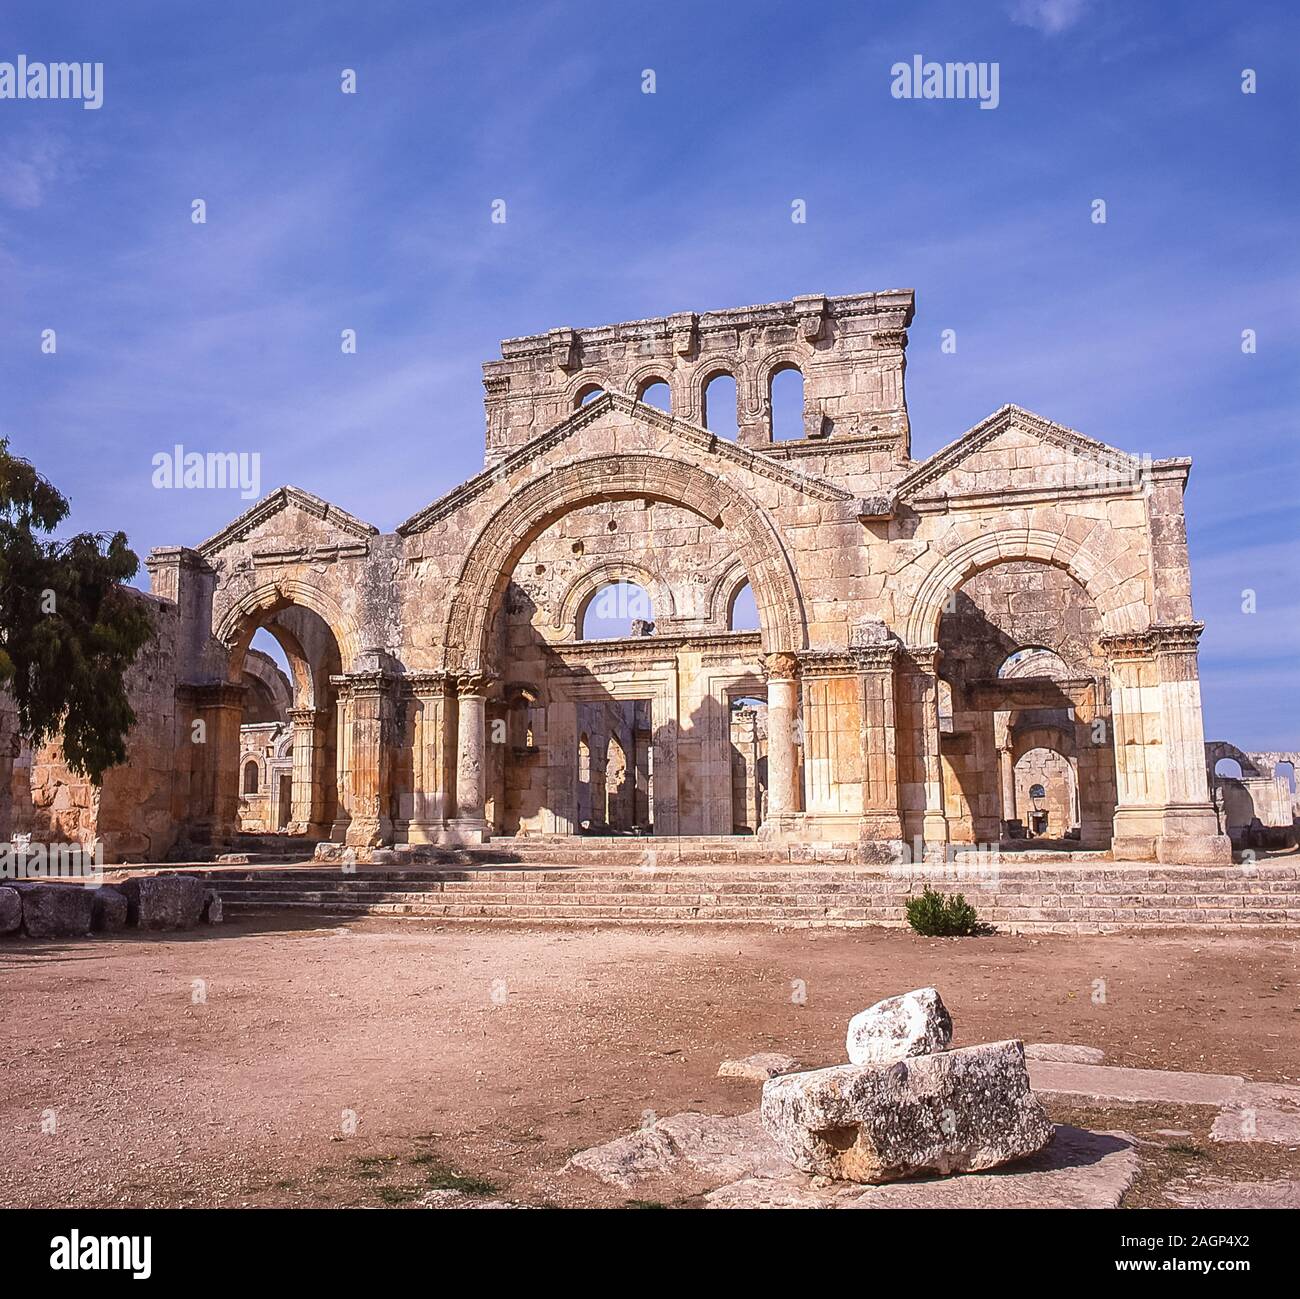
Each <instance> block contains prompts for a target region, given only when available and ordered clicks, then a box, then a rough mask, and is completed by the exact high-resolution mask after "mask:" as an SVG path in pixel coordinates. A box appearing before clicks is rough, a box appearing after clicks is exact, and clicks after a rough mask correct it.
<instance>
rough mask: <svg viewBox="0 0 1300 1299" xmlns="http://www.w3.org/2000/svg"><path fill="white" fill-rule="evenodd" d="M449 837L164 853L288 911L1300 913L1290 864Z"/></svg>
mask: <svg viewBox="0 0 1300 1299" xmlns="http://www.w3.org/2000/svg"><path fill="white" fill-rule="evenodd" d="M443 851H444V852H445V853H446V854H447V856H448V858H452V857H455V858H458V860H456V861H454V862H453V861H451V860H449V861H447V862H446V863H440V864H422V865H409V866H388V865H357V866H351V865H337V864H323V863H304V864H302V865H298V866H276V865H253V864H249V865H215V866H214V865H210V864H209V865H204V864H198V865H191V866H187V867H181V866H170V867H167V868H164V869H170V870H185V871H186V872H187V873H190V874H197V875H201V876H203V877H205V878H206V879H207V880H208V881H209V883H210V884H211V885H212V886H213V887H214V888H215V889H216V890H217V891H218V892H219V893H220V895H221V899H222V903H223V906H224V907H225V908H226V910H227V912H228V914H229V915H230V916H231V917H232V918H236V917H239V916H243V915H269V914H277V913H278V914H281V915H299V916H304V917H312V916H319V917H321V918H326V917H332V918H342V919H358V918H361V917H365V916H386V917H392V918H398V919H424V920H435V921H440V922H445V921H456V922H459V921H488V922H518V923H524V924H542V923H547V924H585V925H596V926H605V925H615V924H617V925H638V924H663V925H671V924H681V923H711V924H729V925H759V926H767V927H786V928H812V927H836V928H856V927H861V926H866V925H900V924H903V923H904V920H905V906H906V903H907V900H908V899H909V898H911V897H915V896H917V895H918V894H919V893H920V892H921V891H922V890H923V889H924V888H926V887H930V888H935V889H938V890H940V891H943V892H952V893H955V892H960V893H963V894H964V895H965V896H966V898H967V900H968V901H969V902H970V903H972V904H973V905H974V906H975V907H976V908H977V909H978V911H979V915H980V919H981V920H983V921H985V922H987V923H990V924H993V925H996V926H998V927H999V928H1002V929H1004V930H1007V929H1010V930H1015V931H1023V932H1033V931H1050V932H1067V933H1095V932H1106V931H1110V930H1119V929H1133V928H1156V929H1158V928H1186V927H1191V928H1198V929H1240V928H1258V927H1283V928H1288V929H1295V928H1298V927H1300V867H1297V866H1296V865H1294V864H1280V863H1279V864H1276V865H1274V864H1262V865H1258V866H1250V867H1242V866H1229V867H1196V866H1165V865H1159V864H1154V863H1123V862H1121V863H1115V862H1110V861H1094V862H1086V861H1074V862H1068V861H1067V862H1057V861H1054V862H1051V863H1048V864H1043V863H1033V862H1024V861H1021V860H1017V861H1016V862H1014V863H1008V862H1006V861H1003V862H1002V863H1000V864H998V865H996V866H991V867H989V868H988V869H987V871H986V873H984V874H980V873H977V872H976V870H975V869H974V868H970V867H964V866H960V865H957V866H950V867H948V868H940V869H939V870H938V871H935V870H932V869H923V868H912V867H893V868H891V867H887V866H855V865H834V864H817V863H802V864H792V863H790V862H788V861H787V862H777V863H768V864H765V865H745V864H741V863H722V864H716V863H715V864H708V865H701V864H685V863H682V862H681V861H663V860H660V861H658V862H648V861H642V862H637V863H635V864H617V865H614V864H610V863H608V862H605V863H601V864H591V865H572V864H571V865H567V866H555V865H553V864H550V863H547V862H544V861H535V862H526V861H517V862H514V863H512V864H509V865H505V866H503V865H501V864H498V863H493V862H490V861H484V860H483V855H484V854H483V850H481V849H445V850H443ZM530 851H531V849H530ZM148 869H153V870H156V869H158V868H156V867H154V868H148Z"/></svg>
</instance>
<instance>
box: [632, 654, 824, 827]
mask: <svg viewBox="0 0 1300 1299" xmlns="http://www.w3.org/2000/svg"><path fill="white" fill-rule="evenodd" d="M765 667H766V669H767V820H766V821H765V822H764V823H763V829H764V831H765V832H766V833H768V834H772V833H776V832H779V831H780V830H781V829H782V828H787V829H788V828H789V825H788V822H789V819H790V818H791V817H793V816H794V814H795V813H797V812H798V811H799V802H800V799H799V784H800V781H799V736H798V731H797V728H798V724H799V681H798V674H799V660H798V659H797V658H796V657H795V656H794V655H793V654H769V655H768V656H767V659H766V663H765ZM657 775H658V773H657V772H656V776H657ZM783 819H785V820H786V821H787V825H786V826H785V827H782V824H781V822H782V820H783Z"/></svg>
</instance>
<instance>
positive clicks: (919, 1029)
mask: <svg viewBox="0 0 1300 1299" xmlns="http://www.w3.org/2000/svg"><path fill="white" fill-rule="evenodd" d="M951 1041H952V1016H951V1015H949V1014H948V1008H947V1007H946V1006H945V1005H944V1004H943V1001H942V999H941V998H940V996H939V993H938V991H937V989H935V988H917V989H916V990H915V991H914V992H905V993H903V994H902V995H901V996H898V997H886V998H885V1000H884V1001H878V1002H876V1004H875V1005H874V1006H869V1007H868V1008H867V1009H866V1010H863V1011H859V1012H858V1014H856V1015H854V1016H853V1018H852V1019H851V1020H849V1032H848V1038H847V1040H846V1042H845V1046H846V1047H847V1048H848V1053H849V1060H850V1062H851V1063H853V1064H890V1063H892V1062H893V1061H895V1060H905V1059H907V1058H908V1057H909V1056H914V1055H933V1054H934V1053H935V1052H936V1051H943V1050H945V1049H946V1048H947V1046H948V1043H949V1042H951Z"/></svg>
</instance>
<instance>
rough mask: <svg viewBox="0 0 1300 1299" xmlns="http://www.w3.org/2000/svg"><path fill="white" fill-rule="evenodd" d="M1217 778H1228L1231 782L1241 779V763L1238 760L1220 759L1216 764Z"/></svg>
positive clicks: (1215, 772)
mask: <svg viewBox="0 0 1300 1299" xmlns="http://www.w3.org/2000/svg"><path fill="white" fill-rule="evenodd" d="M1214 774H1215V775H1216V776H1226V777H1227V779H1229V780H1240V779H1241V763H1239V762H1238V761H1237V759H1236V758H1220V759H1219V760H1218V762H1216V763H1215V764H1214Z"/></svg>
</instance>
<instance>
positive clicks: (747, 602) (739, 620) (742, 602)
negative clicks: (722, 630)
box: [727, 582, 760, 631]
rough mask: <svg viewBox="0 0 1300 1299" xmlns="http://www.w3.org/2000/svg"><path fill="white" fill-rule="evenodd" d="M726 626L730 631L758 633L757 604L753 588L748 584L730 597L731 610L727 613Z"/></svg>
mask: <svg viewBox="0 0 1300 1299" xmlns="http://www.w3.org/2000/svg"><path fill="white" fill-rule="evenodd" d="M727 626H728V627H729V628H730V629H731V630H732V631H758V630H760V628H759V622H758V603H757V601H756V600H755V599H754V588H753V587H752V586H750V584H749V583H748V582H746V583H745V584H744V586H742V587H740V589H739V590H737V592H736V594H735V595H733V596H732V597H731V608H730V609H729V610H728V611H727Z"/></svg>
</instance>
